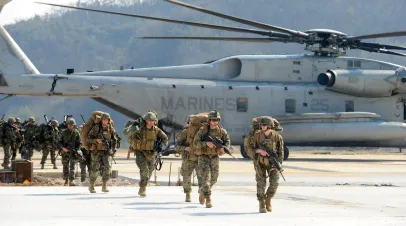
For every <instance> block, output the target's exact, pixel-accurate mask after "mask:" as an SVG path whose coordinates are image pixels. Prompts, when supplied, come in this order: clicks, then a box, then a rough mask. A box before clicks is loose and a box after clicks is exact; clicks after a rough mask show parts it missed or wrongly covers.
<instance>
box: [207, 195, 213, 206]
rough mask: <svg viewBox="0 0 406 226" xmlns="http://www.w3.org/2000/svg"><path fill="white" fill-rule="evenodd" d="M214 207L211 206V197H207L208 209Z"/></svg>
mask: <svg viewBox="0 0 406 226" xmlns="http://www.w3.org/2000/svg"><path fill="white" fill-rule="evenodd" d="M212 207H213V205H212V204H211V197H210V196H207V197H206V208H212Z"/></svg>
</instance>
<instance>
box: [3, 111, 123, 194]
mask: <svg viewBox="0 0 406 226" xmlns="http://www.w3.org/2000/svg"><path fill="white" fill-rule="evenodd" d="M102 117H104V118H106V119H107V120H110V115H109V114H107V113H106V114H105V115H102ZM81 127H82V126H81ZM0 130H2V133H1V134H2V136H1V138H2V139H1V143H2V144H3V149H4V160H3V163H2V164H1V166H2V167H3V168H4V169H6V170H10V169H11V167H10V160H11V161H13V160H15V159H16V156H17V151H19V152H20V153H21V158H22V159H26V160H29V161H31V159H32V157H33V155H34V150H37V151H42V158H41V162H40V164H41V169H44V166H45V163H46V161H47V158H48V156H49V155H50V156H51V163H52V165H53V169H58V167H57V166H56V159H57V157H58V155H60V156H61V159H62V160H61V161H62V165H63V170H62V171H63V172H62V173H63V179H64V180H65V184H64V185H69V186H74V185H75V184H74V179H75V167H76V164H77V162H78V161H79V162H80V169H81V181H82V182H84V181H85V180H86V175H87V172H86V171H88V173H89V178H90V180H91V181H92V177H91V175H92V171H91V169H92V168H91V167H92V164H91V159H92V155H91V151H90V150H86V149H85V148H83V147H82V146H81V144H82V143H81V140H80V129H79V128H78V127H77V126H76V121H75V119H74V118H73V117H72V115H67V117H66V120H65V121H64V122H63V123H62V124H59V123H58V121H57V120H50V121H49V122H48V123H47V124H45V125H44V124H43V125H37V123H36V120H35V118H34V117H30V118H28V120H27V121H26V122H24V123H21V120H20V119H19V118H14V117H10V118H8V120H7V122H2V128H1V129H0ZM114 135H116V134H114ZM109 140H110V139H109ZM95 159H97V158H96V157H95ZM93 165H95V169H97V171H96V173H98V172H99V170H100V164H98V165H97V164H93ZM102 165H103V167H104V168H106V169H108V168H109V165H108V166H106V165H107V164H104V163H102ZM86 169H87V170H86ZM105 172H107V170H106V171H105ZM96 176H97V175H96ZM93 177H94V176H93ZM104 179H106V177H105V178H104ZM93 184H94V183H93ZM104 190H107V188H105V189H104Z"/></svg>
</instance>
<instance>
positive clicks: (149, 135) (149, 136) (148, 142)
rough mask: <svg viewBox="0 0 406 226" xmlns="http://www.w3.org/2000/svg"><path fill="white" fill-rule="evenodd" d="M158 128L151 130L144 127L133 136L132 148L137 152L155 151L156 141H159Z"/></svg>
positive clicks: (154, 127)
mask: <svg viewBox="0 0 406 226" xmlns="http://www.w3.org/2000/svg"><path fill="white" fill-rule="evenodd" d="M157 135H158V131H157V127H156V126H153V127H152V128H151V129H147V128H146V127H143V128H142V129H141V130H140V131H138V132H136V133H135V134H134V135H132V136H131V142H130V143H131V147H132V148H133V149H134V150H136V151H151V150H154V145H155V141H156V140H157Z"/></svg>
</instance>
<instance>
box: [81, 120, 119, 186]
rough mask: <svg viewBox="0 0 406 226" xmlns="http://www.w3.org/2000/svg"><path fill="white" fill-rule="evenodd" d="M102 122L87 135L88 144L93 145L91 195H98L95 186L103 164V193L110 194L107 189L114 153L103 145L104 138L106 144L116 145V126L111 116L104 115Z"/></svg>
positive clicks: (91, 148) (94, 126)
mask: <svg viewBox="0 0 406 226" xmlns="http://www.w3.org/2000/svg"><path fill="white" fill-rule="evenodd" d="M100 119H101V122H100V123H97V124H94V125H93V127H92V129H91V130H90V132H89V134H88V135H87V142H89V144H91V147H90V149H89V151H90V152H91V159H92V160H91V161H92V162H91V171H90V186H89V191H90V193H96V190H95V188H94V184H95V183H96V179H97V176H98V174H99V169H100V165H101V164H103V166H104V169H103V175H102V181H103V185H102V191H103V192H109V190H108V189H107V182H108V180H109V179H110V177H111V157H112V156H114V153H113V151H112V150H111V149H110V150H106V148H105V146H104V145H103V139H102V136H103V138H104V139H105V140H106V142H108V143H110V144H111V146H112V147H113V146H114V145H115V140H116V139H117V138H116V137H115V130H114V126H113V125H112V124H111V123H110V120H111V118H110V114H108V113H103V114H102V115H101V116H100Z"/></svg>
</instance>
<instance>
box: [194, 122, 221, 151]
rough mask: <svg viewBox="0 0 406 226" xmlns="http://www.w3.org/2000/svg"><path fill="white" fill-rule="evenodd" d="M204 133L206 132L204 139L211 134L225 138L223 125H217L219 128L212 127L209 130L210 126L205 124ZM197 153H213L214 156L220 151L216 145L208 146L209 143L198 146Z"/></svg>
mask: <svg viewBox="0 0 406 226" xmlns="http://www.w3.org/2000/svg"><path fill="white" fill-rule="evenodd" d="M203 134H205V135H204V136H203V139H204V138H205V137H206V136H211V137H213V138H214V137H217V138H219V139H223V128H222V127H221V126H217V128H215V129H211V130H210V131H209V126H204V127H203ZM195 154H196V155H211V156H214V155H218V154H219V153H218V152H217V149H216V147H213V148H209V146H207V145H205V146H204V147H203V148H201V149H200V148H196V149H195Z"/></svg>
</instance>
